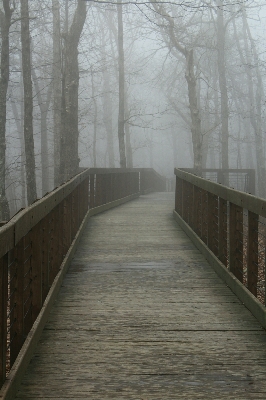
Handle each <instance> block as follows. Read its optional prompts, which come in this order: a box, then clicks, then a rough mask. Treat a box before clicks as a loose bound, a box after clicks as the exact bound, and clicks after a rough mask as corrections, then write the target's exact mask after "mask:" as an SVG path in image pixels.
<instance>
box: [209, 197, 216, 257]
mask: <svg viewBox="0 0 266 400" xmlns="http://www.w3.org/2000/svg"><path fill="white" fill-rule="evenodd" d="M217 214H218V197H217V196H215V195H214V194H212V193H210V192H208V247H209V249H210V250H211V251H212V252H213V253H214V254H215V255H216V256H217V255H218V215H217Z"/></svg>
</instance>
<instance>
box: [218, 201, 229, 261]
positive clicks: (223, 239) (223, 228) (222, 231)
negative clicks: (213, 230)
mask: <svg viewBox="0 0 266 400" xmlns="http://www.w3.org/2000/svg"><path fill="white" fill-rule="evenodd" d="M227 230H228V229H227V201H226V200H224V199H222V198H221V197H219V240H218V242H219V250H218V258H219V260H220V261H221V262H222V263H223V264H224V265H225V266H227V256H228V245H227Z"/></svg>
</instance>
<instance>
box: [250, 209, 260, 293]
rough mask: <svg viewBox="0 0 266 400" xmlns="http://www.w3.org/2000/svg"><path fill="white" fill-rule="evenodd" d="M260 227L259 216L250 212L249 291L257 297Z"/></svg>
mask: <svg viewBox="0 0 266 400" xmlns="http://www.w3.org/2000/svg"><path fill="white" fill-rule="evenodd" d="M258 226H259V216H258V214H255V213H253V212H251V211H249V212H248V249H247V251H248V262H247V268H248V271H247V275H248V290H249V291H250V292H251V293H252V294H254V296H257V283H258V236H259V235H258Z"/></svg>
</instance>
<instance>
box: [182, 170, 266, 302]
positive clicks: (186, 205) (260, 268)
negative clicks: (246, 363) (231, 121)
mask: <svg viewBox="0 0 266 400" xmlns="http://www.w3.org/2000/svg"><path fill="white" fill-rule="evenodd" d="M175 175H176V198H175V211H176V213H177V214H179V215H180V216H181V218H182V219H183V220H184V221H185V222H186V223H187V224H188V225H189V226H190V228H191V229H192V230H193V231H194V232H195V233H196V235H197V236H198V237H199V238H200V239H201V240H202V241H203V242H204V243H205V244H206V245H207V246H208V248H209V249H210V250H211V252H212V253H213V254H214V255H215V256H216V257H217V258H218V259H219V260H220V261H221V262H222V264H223V265H224V266H225V267H227V268H228V270H229V271H230V272H232V274H233V275H234V276H235V277H236V278H237V279H238V280H239V281H240V282H241V283H242V284H243V285H245V286H246V288H247V289H248V290H249V291H250V292H251V293H252V294H253V295H254V296H255V297H257V299H258V300H259V301H260V302H261V303H263V304H265V261H266V258H265V248H266V200H263V199H261V198H258V197H255V196H253V195H250V194H247V193H243V192H240V191H237V190H234V189H231V188H228V187H225V186H223V185H221V184H218V183H215V182H211V181H208V180H206V179H203V178H201V177H198V176H195V175H193V174H191V173H189V172H186V171H184V170H180V169H175Z"/></svg>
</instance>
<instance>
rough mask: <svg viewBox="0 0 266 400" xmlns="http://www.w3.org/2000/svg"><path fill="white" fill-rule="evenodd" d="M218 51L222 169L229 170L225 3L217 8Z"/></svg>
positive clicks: (219, 2)
mask: <svg viewBox="0 0 266 400" xmlns="http://www.w3.org/2000/svg"><path fill="white" fill-rule="evenodd" d="M217 50H218V74H219V88H220V93H221V122H222V132H221V133H222V137H221V142H222V168H223V169H228V168H229V161H228V139H229V126H228V121H229V111H228V93H227V80H226V62H225V26H224V14H223V1H218V7H217Z"/></svg>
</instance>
